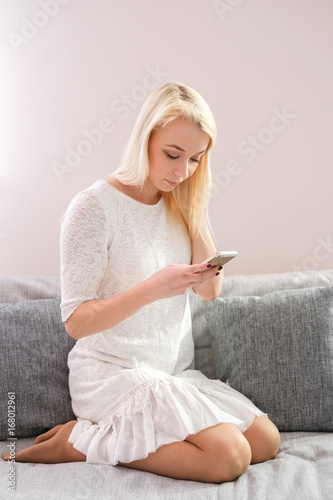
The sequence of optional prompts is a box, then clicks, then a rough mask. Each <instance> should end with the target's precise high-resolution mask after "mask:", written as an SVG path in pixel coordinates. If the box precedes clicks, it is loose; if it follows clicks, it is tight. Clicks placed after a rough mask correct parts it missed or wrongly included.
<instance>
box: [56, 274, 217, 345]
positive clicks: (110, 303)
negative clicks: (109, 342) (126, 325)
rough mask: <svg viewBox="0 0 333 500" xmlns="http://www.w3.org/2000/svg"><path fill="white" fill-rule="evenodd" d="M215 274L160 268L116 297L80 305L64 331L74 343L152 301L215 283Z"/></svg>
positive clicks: (117, 321) (66, 323)
mask: <svg viewBox="0 0 333 500" xmlns="http://www.w3.org/2000/svg"><path fill="white" fill-rule="evenodd" d="M198 271H202V272H198ZM215 273H216V269H207V264H197V265H170V266H167V267H164V268H163V269H161V270H160V271H157V272H156V273H155V274H153V275H152V276H151V277H150V278H148V279H146V280H144V281H142V282H141V283H139V284H138V285H136V286H134V287H133V288H131V289H129V290H127V291H125V292H122V293H120V294H119V295H116V296H114V297H110V298H109V299H101V300H88V301H86V302H83V303H82V304H81V305H80V306H78V307H77V309H76V310H75V311H74V313H73V314H72V315H71V316H70V317H69V318H68V320H67V321H65V328H66V331H67V333H68V334H69V335H70V336H71V337H73V338H74V339H75V340H79V339H81V338H83V337H87V336H89V335H93V334H95V333H98V332H102V331H104V330H107V329H109V328H112V327H114V326H115V325H117V324H118V323H121V322H122V321H124V320H125V319H127V318H129V317H130V316H132V315H133V314H135V313H136V312H137V311H139V310H140V309H142V308H143V307H144V306H146V305H148V304H150V303H152V302H154V301H155V300H160V299H165V298H170V297H175V296H176V295H182V294H185V293H186V292H187V291H188V290H189V289H190V288H193V287H194V286H195V287H196V288H197V287H199V286H202V285H203V284H204V282H205V281H209V282H212V281H215V279H214V280H212V278H213V277H215ZM216 280H217V278H216Z"/></svg>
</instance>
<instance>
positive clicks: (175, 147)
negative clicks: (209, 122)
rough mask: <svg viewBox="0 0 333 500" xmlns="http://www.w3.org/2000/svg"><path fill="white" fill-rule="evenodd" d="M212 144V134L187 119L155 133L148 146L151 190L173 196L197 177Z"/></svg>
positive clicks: (177, 119) (156, 130)
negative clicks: (182, 183) (195, 173)
mask: <svg viewBox="0 0 333 500" xmlns="http://www.w3.org/2000/svg"><path fill="white" fill-rule="evenodd" d="M209 141H210V138H209V136H208V134H206V133H205V132H203V131H202V130H201V129H200V128H199V127H198V126H197V125H195V124H193V123H189V122H188V121H186V120H184V119H183V118H176V119H175V120H173V121H172V122H171V123H169V124H168V125H166V126H165V127H163V128H159V129H155V130H154V131H153V132H152V134H151V136H150V141H149V146H148V158H149V176H148V181H149V182H150V184H151V186H150V187H151V188H155V189H156V190H158V191H159V192H161V191H162V192H169V191H172V190H173V189H174V188H175V187H176V186H177V185H178V184H179V183H181V182H183V181H184V180H185V179H187V178H188V177H190V176H191V175H193V173H194V172H195V170H196V168H197V166H198V163H199V161H200V158H201V156H202V155H203V154H204V153H205V151H206V149H207V147H208V145H209Z"/></svg>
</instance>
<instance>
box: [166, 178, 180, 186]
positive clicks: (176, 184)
mask: <svg viewBox="0 0 333 500" xmlns="http://www.w3.org/2000/svg"><path fill="white" fill-rule="evenodd" d="M165 180H166V182H167V183H168V184H169V185H170V186H172V187H176V186H178V184H179V182H172V181H168V179H165Z"/></svg>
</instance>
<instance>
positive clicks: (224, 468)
mask: <svg viewBox="0 0 333 500" xmlns="http://www.w3.org/2000/svg"><path fill="white" fill-rule="evenodd" d="M224 425H225V426H229V425H230V426H232V427H230V432H228V433H227V435H226V438H225V439H222V440H221V441H220V442H217V443H216V449H215V453H214V455H213V459H212V462H211V469H210V474H211V482H214V483H222V482H226V481H233V480H234V479H237V477H239V476H241V475H242V474H243V473H244V472H245V471H246V469H247V468H248V466H249V465H250V463H251V448H250V445H249V443H248V441H247V440H246V439H245V438H244V436H243V434H242V433H241V432H240V431H239V430H238V429H237V427H235V426H234V425H233V424H224ZM224 430H226V428H225V429H224Z"/></svg>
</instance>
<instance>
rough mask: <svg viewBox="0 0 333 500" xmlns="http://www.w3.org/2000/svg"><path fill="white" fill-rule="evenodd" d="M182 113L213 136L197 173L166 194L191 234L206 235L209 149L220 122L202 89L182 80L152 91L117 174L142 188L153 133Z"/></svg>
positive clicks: (207, 224)
mask: <svg viewBox="0 0 333 500" xmlns="http://www.w3.org/2000/svg"><path fill="white" fill-rule="evenodd" d="M179 117H181V118H184V119H185V120H187V121H189V122H190V123H194V124H196V125H197V126H198V127H199V128H200V129H201V130H202V131H203V132H205V133H206V134H207V135H208V136H209V137H210V141H209V144H208V147H207V150H206V151H205V153H204V154H203V155H202V156H201V159H200V163H199V165H198V167H197V169H196V171H195V172H194V174H193V175H192V176H191V177H189V178H187V179H186V180H185V181H184V182H182V183H181V184H179V185H178V186H177V187H176V188H175V189H173V190H172V191H171V192H169V193H163V196H164V198H165V200H166V202H167V207H168V211H169V213H170V214H172V215H173V216H174V217H179V216H181V218H182V219H183V221H184V222H185V225H186V227H187V229H188V232H189V234H190V236H191V237H193V236H196V235H198V234H200V235H201V236H202V237H203V238H205V235H206V234H207V230H208V227H209V221H208V203H209V197H210V185H211V173H210V161H209V160H210V157H209V153H210V150H211V148H212V146H213V144H214V142H215V139H216V125H215V120H214V118H213V115H212V112H211V110H210V108H209V106H208V104H207V103H206V101H205V100H204V99H203V98H202V97H201V95H200V94H199V93H198V92H196V91H195V90H193V89H191V88H190V87H187V86H185V85H183V84H182V83H179V82H167V83H165V84H163V85H162V86H161V87H159V88H158V89H157V90H155V91H154V92H153V93H152V94H150V96H148V98H147V100H146V101H145V103H144V104H143V106H142V109H141V111H140V113H139V116H138V118H137V121H136V123H135V126H134V128H133V131H132V134H131V137H130V140H129V142H128V144H127V146H126V148H125V150H124V154H123V157H122V162H121V165H120V166H119V167H118V169H117V170H116V171H115V172H114V175H115V177H116V178H117V179H118V180H119V181H120V182H122V183H123V184H128V185H132V186H138V187H141V188H142V187H143V184H144V182H145V181H146V179H147V177H148V175H149V158H148V144H149V139H150V136H151V133H152V132H153V130H155V129H156V128H161V127H165V126H166V125H167V124H168V123H170V122H172V121H173V120H175V119H176V118H179Z"/></svg>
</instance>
